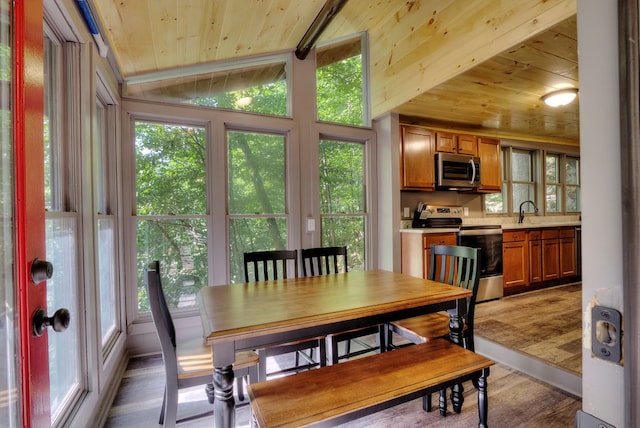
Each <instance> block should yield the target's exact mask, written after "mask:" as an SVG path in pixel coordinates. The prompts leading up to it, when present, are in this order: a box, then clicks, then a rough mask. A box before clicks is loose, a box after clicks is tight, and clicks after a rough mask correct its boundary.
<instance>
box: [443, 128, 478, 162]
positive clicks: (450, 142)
mask: <svg viewBox="0 0 640 428" xmlns="http://www.w3.org/2000/svg"><path fill="white" fill-rule="evenodd" d="M436 152H444V153H458V154H462V155H471V156H478V139H477V137H476V136H474V135H459V134H453V133H450V132H436Z"/></svg>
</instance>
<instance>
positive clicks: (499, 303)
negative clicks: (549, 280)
mask: <svg viewBox="0 0 640 428" xmlns="http://www.w3.org/2000/svg"><path fill="white" fill-rule="evenodd" d="M581 308H582V284H581V283H575V284H569V285H562V286H558V287H553V288H547V289H543V290H537V291H532V292H530V293H523V294H517V295H514V296H509V297H504V298H502V299H499V300H494V301H490V302H485V303H479V304H477V305H476V316H475V322H476V325H475V333H476V336H481V337H484V338H486V339H487V340H490V341H492V342H496V343H498V344H500V345H503V346H505V347H507V348H513V349H515V350H518V351H520V352H522V353H524V354H527V355H529V356H531V357H534V358H537V359H540V360H542V361H544V362H545V363H546V364H550V365H553V366H555V367H558V368H561V369H563V370H567V371H569V372H571V373H574V374H576V375H581V374H582V313H581Z"/></svg>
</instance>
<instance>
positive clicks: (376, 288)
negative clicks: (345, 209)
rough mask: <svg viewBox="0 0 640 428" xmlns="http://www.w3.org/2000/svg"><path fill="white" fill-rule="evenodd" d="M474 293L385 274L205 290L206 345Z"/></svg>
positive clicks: (200, 297)
mask: <svg viewBox="0 0 640 428" xmlns="http://www.w3.org/2000/svg"><path fill="white" fill-rule="evenodd" d="M469 296H471V291H469V290H466V289H462V288H459V287H452V286H449V285H446V284H442V283H439V282H435V281H430V280H425V279H421V278H415V277H412V276H408V275H403V274H400V273H395V272H389V271H384V270H370V271H364V272H349V273H345V274H335V275H323V276H316V277H303V278H290V279H281V280H273V281H261V282H253V283H245V284H232V285H222V286H212V287H205V288H203V289H201V290H200V292H199V293H198V304H199V305H200V314H201V318H202V324H203V328H204V333H205V338H206V343H207V344H208V345H213V344H215V343H222V342H228V341H230V340H239V339H247V338H251V337H256V336H261V335H265V334H273V333H281V332H286V331H292V330H298V329H303V328H307V327H315V326H320V325H324V324H330V323H335V322H340V321H349V320H355V319H360V318H364V317H369V316H375V315H380V314H385V313H389V312H394V311H399V310H403V309H411V308H418V307H421V306H426V305H432V304H438V303H443V302H449V301H454V300H458V299H463V298H467V297H469Z"/></svg>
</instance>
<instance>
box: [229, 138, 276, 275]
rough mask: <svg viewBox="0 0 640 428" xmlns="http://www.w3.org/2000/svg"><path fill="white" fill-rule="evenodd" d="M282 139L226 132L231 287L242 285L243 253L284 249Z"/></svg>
mask: <svg viewBox="0 0 640 428" xmlns="http://www.w3.org/2000/svg"><path fill="white" fill-rule="evenodd" d="M285 152H286V150H285V138H284V136H282V135H275V134H262V133H254V132H241V131H230V132H228V133H227V176H228V183H227V186H228V187H227V195H228V202H227V203H228V210H229V251H230V271H231V272H230V276H231V282H244V272H243V266H244V265H243V257H244V253H245V252H250V251H265V250H283V249H287V242H288V240H287V236H288V233H287V194H286V161H285Z"/></svg>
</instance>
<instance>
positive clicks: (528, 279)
mask: <svg viewBox="0 0 640 428" xmlns="http://www.w3.org/2000/svg"><path fill="white" fill-rule="evenodd" d="M575 230H576V229H575V227H550V228H532V229H518V230H504V231H503V233H502V266H503V275H504V290H505V295H509V294H516V293H520V292H523V291H527V290H533V289H537V288H542V287H547V286H551V285H559V284H563V283H567V282H569V281H572V280H576V279H577V278H578V268H577V260H578V258H577V254H578V252H579V251H580V249H579V248H577V240H576V231H575Z"/></svg>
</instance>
